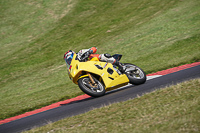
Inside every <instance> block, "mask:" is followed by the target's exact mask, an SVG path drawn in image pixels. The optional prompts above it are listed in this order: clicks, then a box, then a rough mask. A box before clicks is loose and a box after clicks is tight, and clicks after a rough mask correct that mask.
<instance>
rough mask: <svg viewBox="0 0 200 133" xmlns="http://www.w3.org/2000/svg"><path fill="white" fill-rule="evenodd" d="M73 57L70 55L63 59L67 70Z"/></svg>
mask: <svg viewBox="0 0 200 133" xmlns="http://www.w3.org/2000/svg"><path fill="white" fill-rule="evenodd" d="M73 56H74V53H72V54H71V55H69V56H67V57H66V58H65V62H66V64H67V68H68V69H69V67H70V64H71V62H72V59H73Z"/></svg>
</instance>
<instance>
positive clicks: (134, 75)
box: [124, 63, 146, 85]
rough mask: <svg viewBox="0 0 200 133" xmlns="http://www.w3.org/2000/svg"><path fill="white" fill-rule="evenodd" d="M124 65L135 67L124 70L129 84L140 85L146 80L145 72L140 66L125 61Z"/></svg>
mask: <svg viewBox="0 0 200 133" xmlns="http://www.w3.org/2000/svg"><path fill="white" fill-rule="evenodd" d="M124 65H125V66H126V68H131V67H133V68H135V70H132V71H126V72H125V74H126V75H127V77H128V79H129V82H130V83H131V84H134V85H140V84H144V83H145V82H146V74H145V73H144V71H143V70H142V69H141V68H140V67H138V66H136V65H134V64H130V63H125V64H124Z"/></svg>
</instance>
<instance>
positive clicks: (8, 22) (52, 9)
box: [0, 0, 200, 119]
mask: <svg viewBox="0 0 200 133" xmlns="http://www.w3.org/2000/svg"><path fill="white" fill-rule="evenodd" d="M199 7H200V1H199V0H190V1H181V0H165V1H163V0H140V1H138V0H132V1H129V0H124V1H121V0H109V1H107V0H97V1H94V0H84V1H81V0H76V1H75V0H65V1H63V0H57V1H54V0H48V1H44V0H29V1H27V0H20V1H12V0H1V1H0V12H1V14H0V18H1V21H0V47H1V52H0V64H1V65H0V119H5V118H8V117H12V116H15V115H19V114H21V113H24V112H26V111H30V110H34V109H37V108H40V107H41V106H45V105H49V104H51V103H53V102H57V101H59V100H61V99H67V98H72V97H75V96H78V95H80V94H83V93H82V92H81V91H80V89H79V88H78V87H77V86H76V85H74V84H73V83H72V82H71V81H70V80H69V78H68V75H67V71H66V66H65V62H64V60H63V54H64V53H65V52H66V51H68V50H69V49H72V50H74V51H76V52H78V50H80V49H83V48H89V47H91V46H97V47H98V52H99V53H110V54H115V53H120V54H123V58H122V62H124V63H133V64H136V65H138V66H139V67H141V68H142V69H144V71H145V72H146V73H147V74H148V73H152V72H157V71H159V70H163V69H167V68H170V67H175V66H179V65H182V64H186V63H192V62H195V61H199V60H200V15H199V12H200V8H199Z"/></svg>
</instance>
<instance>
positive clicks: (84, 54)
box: [77, 47, 125, 73]
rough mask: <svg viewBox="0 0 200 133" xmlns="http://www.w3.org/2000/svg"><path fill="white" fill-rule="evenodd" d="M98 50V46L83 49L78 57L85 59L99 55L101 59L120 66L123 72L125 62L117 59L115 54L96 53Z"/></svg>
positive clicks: (80, 59)
mask: <svg viewBox="0 0 200 133" xmlns="http://www.w3.org/2000/svg"><path fill="white" fill-rule="evenodd" d="M96 51H97V48H96V47H92V48H89V49H82V50H80V51H79V52H78V53H77V58H78V60H79V61H85V60H87V59H88V58H93V57H97V58H98V59H99V60H100V61H103V62H109V63H111V64H113V65H115V66H118V67H119V70H120V71H121V72H122V73H123V72H124V71H125V68H124V67H123V64H122V63H120V62H119V61H118V60H116V59H115V58H114V57H113V56H111V55H110V54H95V53H96Z"/></svg>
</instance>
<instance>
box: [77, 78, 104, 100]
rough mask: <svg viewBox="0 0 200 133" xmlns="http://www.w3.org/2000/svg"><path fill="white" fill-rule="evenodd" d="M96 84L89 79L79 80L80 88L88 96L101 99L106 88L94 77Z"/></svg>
mask: <svg viewBox="0 0 200 133" xmlns="http://www.w3.org/2000/svg"><path fill="white" fill-rule="evenodd" d="M93 79H94V81H95V84H92V81H91V80H90V78H89V77H83V78H80V79H79V80H78V86H79V88H80V89H81V90H82V91H83V92H84V93H86V94H88V95H90V96H92V97H100V96H103V95H104V94H105V92H106V91H105V88H104V86H103V84H102V83H101V82H100V81H98V80H97V79H95V78H94V77H93Z"/></svg>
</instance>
